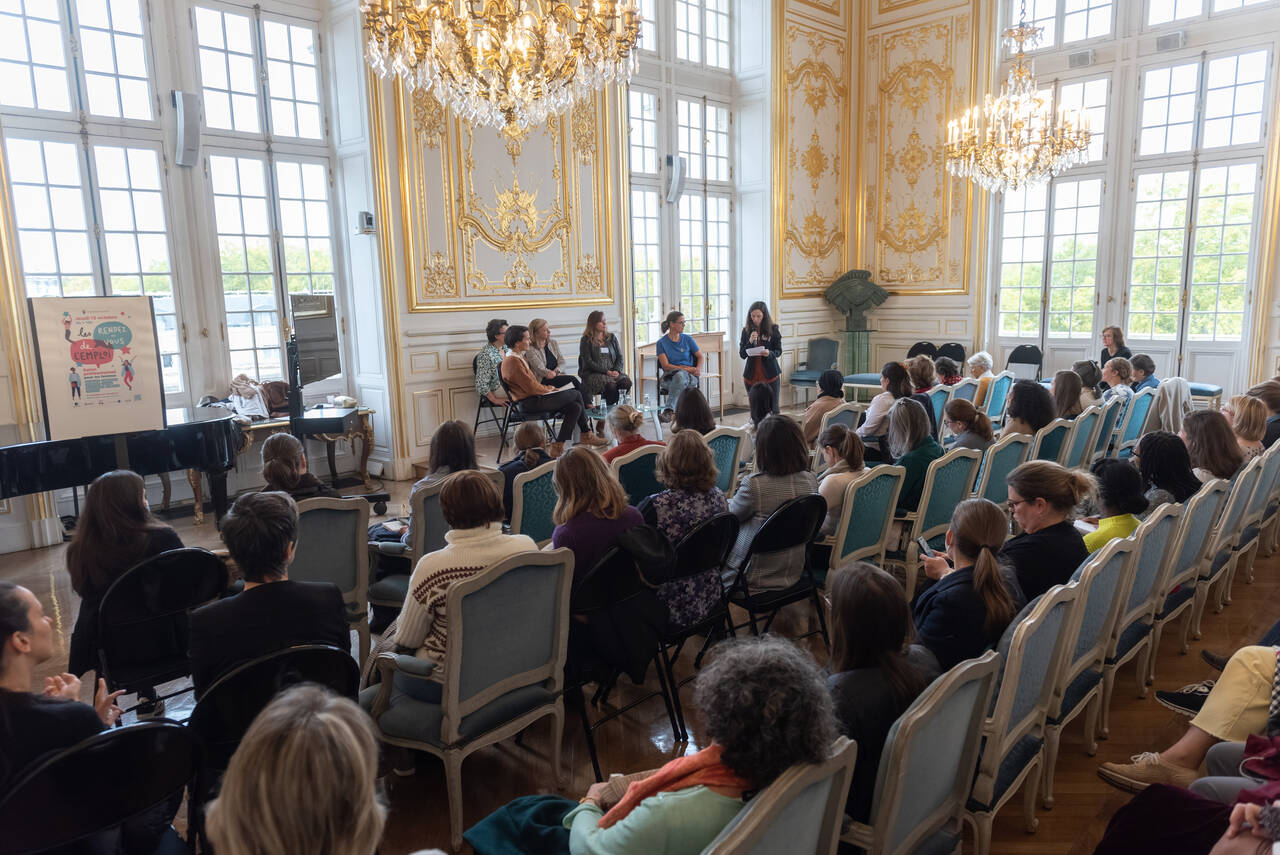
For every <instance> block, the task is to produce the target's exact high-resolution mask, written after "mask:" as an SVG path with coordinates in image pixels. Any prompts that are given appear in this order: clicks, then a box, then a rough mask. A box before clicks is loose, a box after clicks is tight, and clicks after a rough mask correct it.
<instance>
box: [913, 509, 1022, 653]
mask: <svg viewBox="0 0 1280 855" xmlns="http://www.w3.org/2000/svg"><path fill="white" fill-rule="evenodd" d="M1008 533H1009V518H1008V517H1007V516H1005V513H1004V511H1002V510H1000V507H999V505H996V504H995V503H994V502H990V501H988V500H987V499H966V500H965V501H963V502H961V503H960V504H959V505H957V506H956V510H955V513H953V514H952V515H951V527H950V528H948V529H947V535H946V543H947V553H946V554H947V557H946V558H944V557H942V556H941V555H933V556H929V557H926V558H925V559H924V566H925V574H926V575H927V576H928V577H929V578H930V579H936V580H937V582H935V583H934V585H933V586H932V587H930V588H929V589H928V590H926V591H925V592H924V593H923V594H921V595H920V597H919V598H918V599H917V600H916V607H915V625H916V638H917V640H918V641H919V643H920V644H921V645H922V646H924V647H926V648H928V649H929V651H930V652H931V653H933V655H934V657H935V658H936V659H937V660H938V664H939V665H940V666H941V668H942V670H943V671H946V670H947V669H949V668H951V667H952V666H954V665H956V664H957V663H959V662H962V661H964V660H965V659H971V658H973V657H974V656H981V655H982V651H984V650H986V649H987V648H989V647H991V646H992V645H994V644H995V643H996V642H997V641H999V640H1000V636H1001V634H1002V633H1004V631H1005V628H1006V627H1007V626H1008V625H1009V622H1010V621H1012V620H1013V617H1014V615H1015V614H1016V613H1017V608H1016V603H1017V600H1018V599H1021V598H1020V597H1015V596H1014V594H1013V593H1012V592H1011V591H1010V590H1009V587H1008V583H1007V582H1006V581H1005V578H1004V574H1003V573H1002V572H1001V570H1000V564H999V562H998V561H997V559H996V556H997V554H998V553H999V550H1000V547H1001V545H1003V544H1004V539H1005V535H1007V534H1008ZM948 559H950V561H948ZM1018 593H1019V594H1020V593H1021V592H1018Z"/></svg>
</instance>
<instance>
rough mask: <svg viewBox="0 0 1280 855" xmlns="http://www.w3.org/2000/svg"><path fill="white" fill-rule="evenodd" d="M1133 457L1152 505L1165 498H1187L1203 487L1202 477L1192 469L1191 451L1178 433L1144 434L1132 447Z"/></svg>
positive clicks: (1166, 500)
mask: <svg viewBox="0 0 1280 855" xmlns="http://www.w3.org/2000/svg"><path fill="white" fill-rule="evenodd" d="M1133 461H1134V463H1136V464H1137V465H1138V474H1139V475H1141V476H1142V489H1143V491H1144V493H1143V495H1145V496H1146V499H1147V502H1148V503H1149V505H1148V506H1149V507H1150V508H1158V507H1160V506H1161V505H1163V504H1164V503H1165V502H1185V501H1186V500H1187V499H1190V498H1191V497H1192V496H1194V495H1195V494H1196V493H1197V492H1199V491H1200V479H1199V478H1197V477H1196V473H1195V472H1194V471H1192V469H1191V455H1189V454H1188V453H1187V446H1186V445H1185V444H1183V442H1182V440H1180V439H1178V435H1177V434H1176V433H1169V432H1168V431H1167V430H1153V431H1151V433H1147V434H1143V436H1142V439H1140V440H1138V447H1137V448H1135V449H1134V450H1133Z"/></svg>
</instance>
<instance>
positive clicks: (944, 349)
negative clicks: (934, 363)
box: [934, 341, 965, 369]
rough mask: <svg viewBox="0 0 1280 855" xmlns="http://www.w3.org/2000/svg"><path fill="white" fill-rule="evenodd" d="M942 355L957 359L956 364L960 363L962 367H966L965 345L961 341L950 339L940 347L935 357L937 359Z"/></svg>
mask: <svg viewBox="0 0 1280 855" xmlns="http://www.w3.org/2000/svg"><path fill="white" fill-rule="evenodd" d="M941 356H945V357H946V358H947V359H952V360H955V363H956V365H959V366H960V368H961V369H963V368H964V361H965V352H964V345H963V344H961V343H960V342H958V341H949V342H947V343H946V344H944V345H942V346H941V347H939V348H938V356H935V357H934V359H937V358H938V357H941Z"/></svg>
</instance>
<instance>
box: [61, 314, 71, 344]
mask: <svg viewBox="0 0 1280 855" xmlns="http://www.w3.org/2000/svg"><path fill="white" fill-rule="evenodd" d="M62 335H63V337H65V338H66V340H67V341H71V313H70V312H63V313H62Z"/></svg>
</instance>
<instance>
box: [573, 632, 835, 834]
mask: <svg viewBox="0 0 1280 855" xmlns="http://www.w3.org/2000/svg"><path fill="white" fill-rule="evenodd" d="M716 653H717V654H718V655H717V656H716V657H715V659H714V660H713V661H712V662H711V664H709V665H707V666H706V667H705V668H703V669H702V671H701V672H700V673H699V674H698V679H697V682H696V683H695V684H694V691H693V703H694V706H695V707H697V709H698V713H699V715H698V719H695V720H701V722H702V730H703V735H704V737H705V738H704V739H702V740H699V741H698V744H700V745H702V744H705V745H706V746H707V747H706V748H704V749H702V750H701V751H699V752H697V753H696V754H691V755H688V756H685V757H678V758H676V759H675V760H672V761H671V762H670V763H667V764H666V765H665V766H663V767H661V768H660V769H657V770H654V771H652V772H642V773H638V774H636V775H631V776H627V777H622V778H613V779H610V780H609V781H606V782H603V783H599V784H593V785H592V786H591V788H590V789H588V790H587V794H586V796H584V797H583V799H582V803H581V804H579V805H578V806H577V807H575V808H574V809H573V810H571V811H569V813H568V814H566V815H565V817H564V820H563V824H564V827H565V828H568V829H569V852H570V853H571V855H603V853H609V855H633V853H634V855H642V853H643V855H651V853H677V852H700V851H702V850H703V849H704V848H705V847H706V845H707V844H708V843H710V842H711V841H712V840H714V839H715V837H716V835H717V834H719V833H720V832H721V831H722V830H723V829H724V827H725V826H726V825H728V824H729V822H730V821H731V820H732V819H733V818H734V817H735V816H737V815H738V812H739V811H740V810H742V807H743V805H744V804H745V803H747V802H748V801H749V800H750V799H751V798H752V797H753V796H755V795H756V794H757V793H759V792H760V791H761V790H763V789H764V788H765V787H767V786H768V785H769V784H771V783H772V782H773V781H774V779H775V778H777V777H778V776H779V775H781V774H782V773H783V772H785V771H786V770H787V769H789V768H791V767H792V766H795V765H798V764H801V763H817V762H820V761H822V760H823V759H825V758H826V757H827V756H828V753H829V751H830V748H831V742H832V740H833V739H835V736H836V725H835V717H834V716H833V714H832V703H831V695H830V694H829V693H828V692H827V688H826V685H825V684H824V681H823V677H822V673H821V672H820V671H819V670H818V667H817V665H815V664H814V662H813V659H812V658H811V657H810V656H809V654H808V653H806V652H804V651H803V650H801V649H800V648H798V647H796V646H795V645H794V644H791V643H790V642H788V641H785V640H783V639H780V638H777V637H774V636H764V637H762V638H753V639H744V640H742V641H730V642H726V643H724V644H721V645H717V647H716ZM624 786H625V788H626V789H625V791H624V790H623V787H624Z"/></svg>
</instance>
